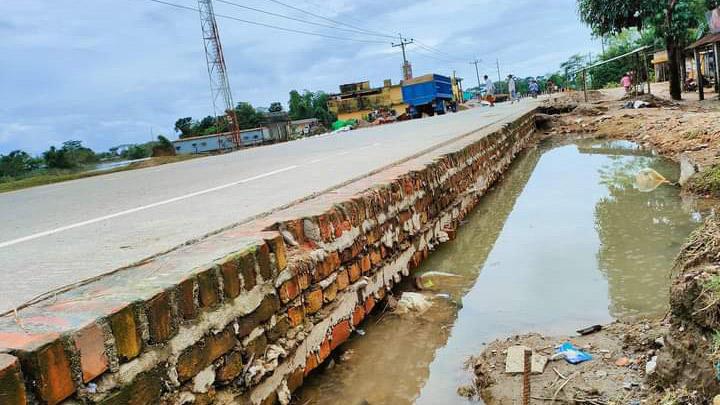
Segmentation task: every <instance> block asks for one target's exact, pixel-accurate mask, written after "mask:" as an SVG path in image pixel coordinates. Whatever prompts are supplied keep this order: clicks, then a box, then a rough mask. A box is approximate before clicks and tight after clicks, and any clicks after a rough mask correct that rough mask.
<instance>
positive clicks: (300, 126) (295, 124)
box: [290, 118, 320, 137]
mask: <svg viewBox="0 0 720 405" xmlns="http://www.w3.org/2000/svg"><path fill="white" fill-rule="evenodd" d="M319 126H320V120H318V119H317V118H307V119H304V120H295V121H290V135H291V136H292V137H300V136H308V135H311V134H312V133H313V131H315V129H316V128H318V127H319Z"/></svg>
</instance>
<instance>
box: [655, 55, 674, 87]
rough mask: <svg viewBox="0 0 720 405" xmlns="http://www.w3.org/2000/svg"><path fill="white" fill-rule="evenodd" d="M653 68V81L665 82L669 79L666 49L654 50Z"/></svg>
mask: <svg viewBox="0 0 720 405" xmlns="http://www.w3.org/2000/svg"><path fill="white" fill-rule="evenodd" d="M652 64H653V67H654V68H655V81H656V82H666V81H668V80H670V64H669V63H668V53H667V51H660V52H655V54H653V59H652Z"/></svg>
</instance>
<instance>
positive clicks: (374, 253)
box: [370, 248, 382, 266]
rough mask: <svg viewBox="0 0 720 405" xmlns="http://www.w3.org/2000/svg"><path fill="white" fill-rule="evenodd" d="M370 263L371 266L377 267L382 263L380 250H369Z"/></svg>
mask: <svg viewBox="0 0 720 405" xmlns="http://www.w3.org/2000/svg"><path fill="white" fill-rule="evenodd" d="M370 262H371V263H372V265H373V266H377V265H378V264H380V263H381V262H382V255H381V254H380V249H377V248H374V249H371V250H370Z"/></svg>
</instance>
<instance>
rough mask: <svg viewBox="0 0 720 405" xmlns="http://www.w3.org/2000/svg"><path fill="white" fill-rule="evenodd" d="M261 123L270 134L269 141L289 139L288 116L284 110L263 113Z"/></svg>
mask: <svg viewBox="0 0 720 405" xmlns="http://www.w3.org/2000/svg"><path fill="white" fill-rule="evenodd" d="M262 125H263V126H264V127H266V128H267V129H268V130H269V132H270V135H269V137H268V141H270V142H285V141H287V140H289V139H290V117H289V115H288V113H287V112H286V111H277V112H266V113H263V120H262Z"/></svg>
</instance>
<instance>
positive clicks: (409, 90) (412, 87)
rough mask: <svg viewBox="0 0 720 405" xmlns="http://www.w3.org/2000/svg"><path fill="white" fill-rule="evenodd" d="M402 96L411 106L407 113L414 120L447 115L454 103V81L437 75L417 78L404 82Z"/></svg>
mask: <svg viewBox="0 0 720 405" xmlns="http://www.w3.org/2000/svg"><path fill="white" fill-rule="evenodd" d="M402 94H403V101H404V102H405V104H407V105H408V106H409V107H408V111H407V112H408V114H409V115H410V116H411V117H413V118H420V117H422V115H423V114H427V115H430V116H432V115H435V114H445V112H446V111H447V110H448V107H449V106H450V104H451V103H452V102H453V91H452V81H451V80H450V78H449V77H446V76H441V75H436V74H429V75H424V76H420V77H416V78H414V79H410V80H406V81H404V82H403V86H402Z"/></svg>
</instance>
